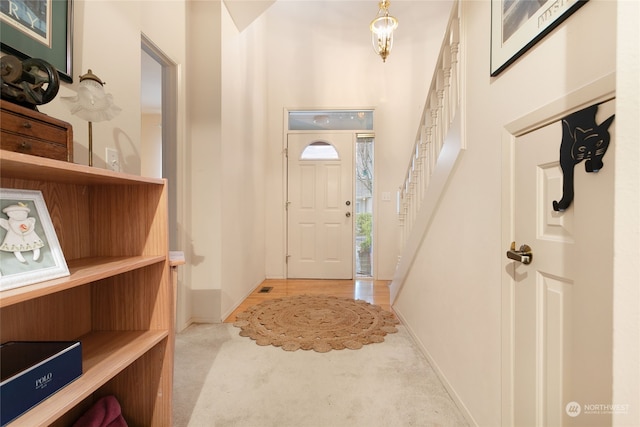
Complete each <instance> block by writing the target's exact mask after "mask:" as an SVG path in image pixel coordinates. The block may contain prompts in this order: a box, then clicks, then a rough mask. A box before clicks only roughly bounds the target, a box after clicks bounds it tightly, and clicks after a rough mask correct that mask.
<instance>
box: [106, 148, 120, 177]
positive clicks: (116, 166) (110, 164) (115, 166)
mask: <svg viewBox="0 0 640 427" xmlns="http://www.w3.org/2000/svg"><path fill="white" fill-rule="evenodd" d="M106 153H107V154H106V155H105V161H106V163H107V169H109V170H112V171H115V172H120V153H118V150H116V149H114V148H108V147H107V149H106Z"/></svg>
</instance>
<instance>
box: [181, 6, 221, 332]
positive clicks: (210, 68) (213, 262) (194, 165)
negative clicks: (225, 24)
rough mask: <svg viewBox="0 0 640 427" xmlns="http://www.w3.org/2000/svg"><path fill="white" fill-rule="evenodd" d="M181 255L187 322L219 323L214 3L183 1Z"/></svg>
mask: <svg viewBox="0 0 640 427" xmlns="http://www.w3.org/2000/svg"><path fill="white" fill-rule="evenodd" d="M187 9H188V15H187V28H188V33H187V61H188V63H189V68H188V69H187V72H186V80H187V98H188V106H187V109H188V111H187V117H188V120H187V129H188V131H187V141H188V143H187V144H186V147H185V156H186V158H187V163H188V164H189V166H190V168H189V169H190V171H189V174H188V175H187V176H186V188H185V192H186V197H185V204H186V206H188V209H189V211H188V214H187V218H186V221H185V233H186V236H185V239H186V245H185V255H186V256H187V259H188V262H189V266H188V268H187V275H186V276H187V280H186V283H187V284H188V286H189V291H190V292H189V297H190V298H191V309H192V320H195V321H205V322H219V321H220V317H221V311H220V295H221V289H222V209H223V205H222V188H223V175H222V164H223V158H222V130H221V128H222V123H221V121H222V100H221V90H222V89H221V88H222V76H221V74H222V73H221V38H222V37H221V36H222V34H221V31H220V24H221V22H222V21H221V17H222V14H221V10H222V5H221V3H220V2H219V1H213V2H204V1H189V2H188V3H187Z"/></svg>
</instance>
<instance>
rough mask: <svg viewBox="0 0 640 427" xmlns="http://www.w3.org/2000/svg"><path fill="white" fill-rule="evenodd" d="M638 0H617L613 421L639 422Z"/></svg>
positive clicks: (639, 53) (639, 197)
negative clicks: (616, 407) (621, 409)
mask: <svg viewBox="0 0 640 427" xmlns="http://www.w3.org/2000/svg"><path fill="white" fill-rule="evenodd" d="M639 22H640V2H637V1H623V2H619V3H618V36H617V46H616V49H617V73H616V78H617V81H616V84H617V88H616V92H617V98H616V108H617V111H616V121H617V124H616V134H617V138H616V141H615V146H614V147H613V148H614V150H615V151H614V153H615V156H616V157H615V163H616V171H615V174H616V175H615V180H616V187H615V193H614V200H615V201H614V204H615V222H614V237H613V240H614V245H615V248H614V264H613V268H614V270H613V277H614V291H613V296H614V301H613V307H614V308H613V383H614V385H615V386H614V389H613V402H617V403H621V404H628V405H629V406H628V411H627V412H626V413H618V414H615V415H614V416H613V421H614V425H615V426H637V425H640V405H638V402H640V363H639V361H640V287H639V286H638V284H639V283H640V192H639V191H638V189H639V188H640V168H638V165H640V144H638V135H640V121H639V120H638V117H640V105H639V100H640V80H639V79H638V76H640V48H639V47H638V43H639V41H640V30H639V28H638V23H639Z"/></svg>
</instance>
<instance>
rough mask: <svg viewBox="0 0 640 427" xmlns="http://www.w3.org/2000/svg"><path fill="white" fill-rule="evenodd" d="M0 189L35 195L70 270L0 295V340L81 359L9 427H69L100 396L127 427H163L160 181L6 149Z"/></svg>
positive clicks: (167, 353) (169, 344)
mask: <svg viewBox="0 0 640 427" xmlns="http://www.w3.org/2000/svg"><path fill="white" fill-rule="evenodd" d="M0 182H1V187H2V188H17V189H26V190H40V191H42V193H43V196H44V200H45V203H46V205H47V209H48V211H49V215H50V216H51V220H52V222H53V224H54V228H55V231H56V234H57V237H58V240H59V241H60V246H61V247H62V252H63V254H64V256H65V259H66V261H67V264H68V266H69V271H70V275H69V276H67V277H62V278H59V279H54V280H49V281H45V282H40V283H36V284H33V285H29V286H23V287H19V288H14V289H9V290H6V291H2V292H0V341H1V342H6V341H14V340H62V341H65V340H76V339H77V340H80V341H81V342H82V350H83V375H82V376H81V377H80V378H79V379H77V380H76V381H74V382H72V383H71V384H69V385H68V386H66V387H65V388H63V389H62V390H60V391H59V392H57V393H56V394H54V395H53V396H51V397H49V398H48V399H47V400H45V401H43V402H41V403H40V404H39V405H37V406H36V407H34V408H33V409H31V410H30V411H28V412H27V413H25V414H24V415H22V416H21V417H19V418H17V419H16V420H15V421H13V422H12V423H10V424H9V426H11V427H15V426H29V427H31V426H46V425H55V426H65V425H66V426H68V425H71V424H73V422H74V421H75V420H76V419H77V418H78V417H79V416H80V415H82V413H84V412H85V411H86V410H87V409H89V408H90V407H91V405H92V404H93V402H95V401H96V400H97V399H98V398H100V397H102V396H105V395H109V394H113V395H115V396H116V398H117V399H118V401H119V402H120V405H121V406H122V414H123V416H124V418H125V419H126V420H127V423H128V424H129V425H130V426H169V425H171V419H172V411H171V403H172V386H173V350H174V301H173V298H174V295H173V289H172V285H171V280H170V270H169V259H168V254H169V249H168V229H167V228H168V221H167V215H168V214H167V211H168V207H167V189H166V182H165V181H164V180H160V179H150V178H143V177H138V176H134V175H127V174H122V173H117V172H111V171H106V170H102V169H96V168H90V167H87V166H82V165H75V164H71V163H66V162H63V161H58V160H51V159H46V158H40V157H36V156H31V155H25V154H19V153H14V152H11V151H6V150H0Z"/></svg>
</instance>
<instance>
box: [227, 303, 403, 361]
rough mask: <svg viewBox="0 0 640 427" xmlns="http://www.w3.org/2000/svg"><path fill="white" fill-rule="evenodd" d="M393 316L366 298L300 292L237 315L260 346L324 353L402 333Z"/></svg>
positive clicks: (245, 333)
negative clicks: (362, 299)
mask: <svg viewBox="0 0 640 427" xmlns="http://www.w3.org/2000/svg"><path fill="white" fill-rule="evenodd" d="M398 323H400V322H398V320H397V319H396V318H395V316H394V315H393V314H392V313H390V312H388V311H385V310H383V309H382V308H380V307H378V306H377V305H373V304H369V303H368V302H366V301H361V300H354V299H350V298H338V297H333V296H326V295H298V296H291V297H284V298H276V299H271V300H267V301H264V302H262V303H260V304H258V305H255V306H253V307H250V308H249V309H247V310H246V311H244V312H242V313H240V314H238V315H237V316H236V321H235V322H234V324H233V325H234V326H237V327H239V328H240V329H241V331H240V335H241V336H243V337H250V338H251V339H254V340H255V341H256V343H257V344H258V345H274V346H276V347H282V349H283V350H287V351H295V350H298V349H302V350H315V351H317V352H320V353H325V352H328V351H331V350H342V349H345V348H349V349H352V350H356V349H359V348H361V347H362V346H363V345H365V344H371V343H378V342H382V341H384V336H385V335H387V334H391V333H395V332H398V330H397V329H396V327H395V325H397V324H398Z"/></svg>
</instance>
